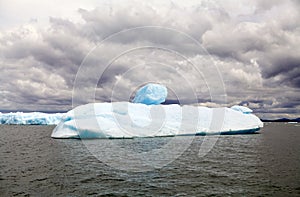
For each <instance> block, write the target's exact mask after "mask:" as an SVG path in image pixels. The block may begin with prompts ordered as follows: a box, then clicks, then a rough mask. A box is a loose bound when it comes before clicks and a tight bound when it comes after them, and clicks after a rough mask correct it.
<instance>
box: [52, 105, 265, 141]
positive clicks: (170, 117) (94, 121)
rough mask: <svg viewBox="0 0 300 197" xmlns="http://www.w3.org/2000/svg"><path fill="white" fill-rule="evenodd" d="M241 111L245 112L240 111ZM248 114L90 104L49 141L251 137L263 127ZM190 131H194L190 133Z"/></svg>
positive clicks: (78, 109)
mask: <svg viewBox="0 0 300 197" xmlns="http://www.w3.org/2000/svg"><path fill="white" fill-rule="evenodd" d="M241 109H244V110H246V108H243V107H242V108H241ZM247 109H248V108H247ZM220 110H221V111H222V112H224V116H222V119H218V120H217V121H218V123H217V124H221V125H220V129H219V130H218V131H216V130H214V129H212V126H211V125H212V121H213V114H214V113H219V112H220ZM249 111H250V109H248V110H246V112H243V111H241V110H236V109H231V108H207V107H196V106H180V105H176V104H174V105H145V104H141V103H129V102H115V103H91V104H87V105H82V106H78V107H76V108H74V109H73V110H71V111H69V112H68V113H66V115H65V116H64V117H63V118H62V120H61V122H60V123H59V124H58V125H57V126H56V128H55V129H54V130H53V133H52V135H51V137H53V138H134V137H159V136H160V137H161V136H176V135H199V134H205V135H206V134H237V133H254V132H256V131H258V130H259V128H261V127H263V123H262V122H261V121H260V119H259V118H258V117H257V116H255V115H254V114H251V113H250V112H249ZM183 114H185V115H184V116H183ZM189 116H191V117H193V118H195V117H196V118H197V121H196V123H197V124H196V125H192V124H190V123H191V122H190V121H189V118H188V117H189ZM193 118H191V119H193ZM214 121H215V120H214ZM192 122H193V121H192ZM194 122H195V121H194ZM193 126H194V127H193ZM190 127H191V128H196V129H189V128H190Z"/></svg>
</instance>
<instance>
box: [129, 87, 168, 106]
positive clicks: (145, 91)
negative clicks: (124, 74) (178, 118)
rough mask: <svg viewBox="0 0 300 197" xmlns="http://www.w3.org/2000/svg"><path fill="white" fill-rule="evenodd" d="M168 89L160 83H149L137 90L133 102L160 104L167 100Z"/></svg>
mask: <svg viewBox="0 0 300 197" xmlns="http://www.w3.org/2000/svg"><path fill="white" fill-rule="evenodd" d="M167 95H168V90H167V88H166V87H165V86H163V85H160V84H153V83H149V84H147V85H145V86H143V87H141V88H140V89H138V90H137V92H136V94H135V97H134V99H133V101H132V102H133V103H143V104H146V105H158V104H161V103H163V102H165V100H166V98H167Z"/></svg>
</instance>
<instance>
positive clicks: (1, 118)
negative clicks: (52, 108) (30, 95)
mask: <svg viewBox="0 0 300 197" xmlns="http://www.w3.org/2000/svg"><path fill="white" fill-rule="evenodd" d="M63 115H64V113H54V114H48V113H41V112H29V113H24V112H15V113H13V112H10V113H1V112H0V124H7V125H57V124H58V123H59V122H60V121H61V118H62V117H63Z"/></svg>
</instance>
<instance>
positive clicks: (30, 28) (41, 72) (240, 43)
mask: <svg viewBox="0 0 300 197" xmlns="http://www.w3.org/2000/svg"><path fill="white" fill-rule="evenodd" d="M64 3H65V4H68V1H64ZM36 6H37V8H36V9H39V8H40V9H42V10H46V9H45V7H44V6H41V5H38V4H36ZM11 7H12V6H9V7H8V8H7V10H5V8H1V10H4V12H3V13H4V14H7V13H8V10H9V9H11ZM66 7H67V6H66ZM92 7H94V8H92ZM299 8H300V4H299V3H298V2H297V1H294V0H288V1H283V0H276V1H272V2H270V1H265V0H256V1H252V2H247V1H236V0H226V1H224V2H223V1H222V2H220V1H205V0H203V1H199V2H198V1H197V2H192V1H191V2H188V3H186V4H183V3H181V2H180V1H167V2H159V1H153V2H138V4H137V2H136V1H127V2H126V3H125V2H121V1H113V2H110V3H107V4H105V3H101V4H99V3H96V2H93V3H91V4H89V5H87V4H82V6H80V4H76V5H72V9H74V10H77V15H74V13H75V12H74V13H72V14H71V11H70V8H66V12H65V14H62V15H60V14H58V12H57V11H55V10H54V9H53V7H51V5H50V4H49V12H48V13H47V12H42V13H41V11H38V12H36V14H38V13H39V14H38V15H40V18H45V16H47V14H48V16H49V22H48V23H47V24H45V23H39V19H40V18H39V17H38V16H37V17H36V19H37V20H31V22H26V23H25V22H24V21H21V22H20V23H21V24H20V25H19V26H16V25H9V24H7V28H3V27H2V28H1V29H0V64H1V67H2V72H1V73H0V83H1V84H0V90H1V91H0V94H1V99H0V107H1V109H2V110H43V111H47V110H48V111H50V110H52V111H55V110H59V111H63V110H68V109H70V108H71V107H72V106H71V104H72V103H71V99H72V93H74V92H72V90H73V85H74V82H75V79H76V77H78V75H77V76H76V74H77V71H78V69H80V65H82V67H85V66H86V67H87V68H88V69H83V70H82V71H83V72H84V73H83V74H82V77H83V78H84V80H82V81H80V83H77V85H78V86H79V87H80V88H81V90H82V94H83V95H82V96H81V97H80V99H79V100H80V102H82V103H86V102H92V101H93V100H95V99H96V101H111V100H112V101H119V100H128V99H129V98H130V97H131V96H132V94H133V92H134V91H135V90H136V88H137V87H138V86H140V85H141V84H143V83H145V82H147V81H151V82H160V83H163V84H165V85H167V86H168V88H169V89H170V91H172V92H173V93H172V94H170V95H169V97H168V101H167V102H168V103H174V102H177V101H178V98H179V99H180V102H181V103H182V104H195V101H198V102H200V104H202V105H203V104H204V105H209V106H217V104H216V103H218V104H219V105H220V104H221V105H228V106H230V105H233V104H244V105H248V106H250V107H252V108H253V109H254V110H256V111H257V112H259V113H261V114H263V116H265V114H268V113H275V112H276V114H282V115H284V116H286V114H288V113H290V114H292V116H298V115H299V109H300V107H299V106H300V103H299V100H298V96H297V95H298V94H299V88H300V77H299V76H300V67H299V66H300V55H299V54H300V48H299V46H300V31H299V26H300V13H299V11H298V10H299ZM32 9H33V8H32ZM60 9H62V12H63V8H60ZM26 10H27V11H26V12H25V11H24V12H23V13H22V14H21V15H26V16H28V17H29V16H30V18H32V16H31V15H32V13H30V12H29V11H28V10H29V8H26ZM32 11H33V12H34V10H32ZM20 12H21V11H20ZM5 16H6V15H5ZM13 21H18V20H13ZM28 21H29V20H28ZM11 23H13V24H15V22H11ZM140 26H162V27H165V28H169V29H159V28H148V30H143V29H139V28H138V27H140ZM130 28H137V29H136V30H134V31H133V30H131V31H128V32H127V33H126V34H122V35H120V36H115V37H109V36H111V35H114V34H115V33H117V32H119V31H123V30H126V29H130ZM174 30H178V32H177V33H175V31H174ZM186 35H188V36H191V37H187V36H186ZM109 38H110V39H109ZM104 39H109V40H107V41H106V42H104V43H103V40H104ZM193 39H195V40H196V41H197V42H199V43H200V44H201V45H202V46H203V47H204V48H199V47H198V46H197V45H195V43H194V40H193ZM101 44H102V45H103V46H102V45H101ZM97 45H101V46H102V48H101V47H98V48H95V47H96V46H97ZM141 46H148V48H145V47H144V48H139V47H141ZM92 49H95V50H92ZM129 49H130V50H129ZM164 49H171V50H164ZM91 50H92V51H91ZM126 50H129V51H127V52H126V53H124V51H126ZM117 54H118V55H119V56H118V57H117V58H116V55H117ZM87 55H88V56H87ZM114 58H116V59H114ZM113 59H114V61H112V60H113ZM108 62H110V64H109V65H108V64H107V63H108ZM215 65H216V66H217V67H218V68H219V70H216V68H215ZM99 73H102V75H101V76H99ZM218 73H220V75H221V76H222V78H223V83H221V81H220V79H218ZM79 77H80V75H79ZM225 90H226V94H227V98H226V100H225V97H224V95H223V92H224V91H225ZM283 92H284V93H283ZM194 93H195V94H196V99H193V97H194ZM282 94H284V96H283V95H282ZM93 96H94V97H93ZM176 96H177V97H178V98H177V97H176ZM218 96H219V97H220V99H215V100H214V101H212V97H214V98H217V97H218ZM270 116H271V115H270Z"/></svg>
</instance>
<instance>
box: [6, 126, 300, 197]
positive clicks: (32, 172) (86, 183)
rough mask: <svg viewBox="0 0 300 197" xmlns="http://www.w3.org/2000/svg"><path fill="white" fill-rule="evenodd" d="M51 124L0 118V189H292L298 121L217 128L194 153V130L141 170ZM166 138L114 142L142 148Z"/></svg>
mask: <svg viewBox="0 0 300 197" xmlns="http://www.w3.org/2000/svg"><path fill="white" fill-rule="evenodd" d="M53 128H54V127H53V126H13V125H1V126H0V135H1V138H0V169H1V170H0V196H58V195H60V196H87V195H91V196H101V195H112V196H300V124H299V123H298V124H285V123H268V124H266V125H265V127H264V128H263V129H262V131H261V133H260V134H254V135H232V136H217V137H218V141H217V143H216V144H215V146H214V147H213V149H212V150H211V151H210V152H209V153H208V154H207V155H206V156H205V157H199V156H198V152H199V148H200V145H201V143H202V142H203V139H204V136H197V137H195V139H194V141H193V143H192V146H190V148H189V149H187V150H186V151H185V152H184V154H183V155H182V156H180V157H179V158H178V159H177V160H175V161H174V162H172V163H170V164H168V165H167V166H165V167H164V168H161V169H156V170H153V171H148V172H142V173H141V172H131V171H122V170H118V169H114V168H112V167H110V166H108V165H106V164H104V163H102V162H100V161H99V160H97V159H96V158H95V157H93V156H92V155H91V153H90V152H89V151H88V150H87V149H86V148H85V146H84V144H83V143H82V142H81V141H80V140H71V139H68V140H55V139H51V138H50V137H49V136H50V134H51V132H52V130H53ZM209 138H216V136H209ZM170 139H171V138H147V139H135V140H131V139H124V140H119V141H118V142H119V143H120V144H121V145H122V146H124V147H127V148H128V149H132V150H134V151H149V150H151V149H153V148H159V147H161V146H162V145H163V144H165V143H167V142H168V140H170ZM184 139H185V137H180V140H183V142H184ZM103 142H108V141H105V140H104V141H103ZM112 157H114V155H112ZM120 165H122V164H120Z"/></svg>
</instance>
